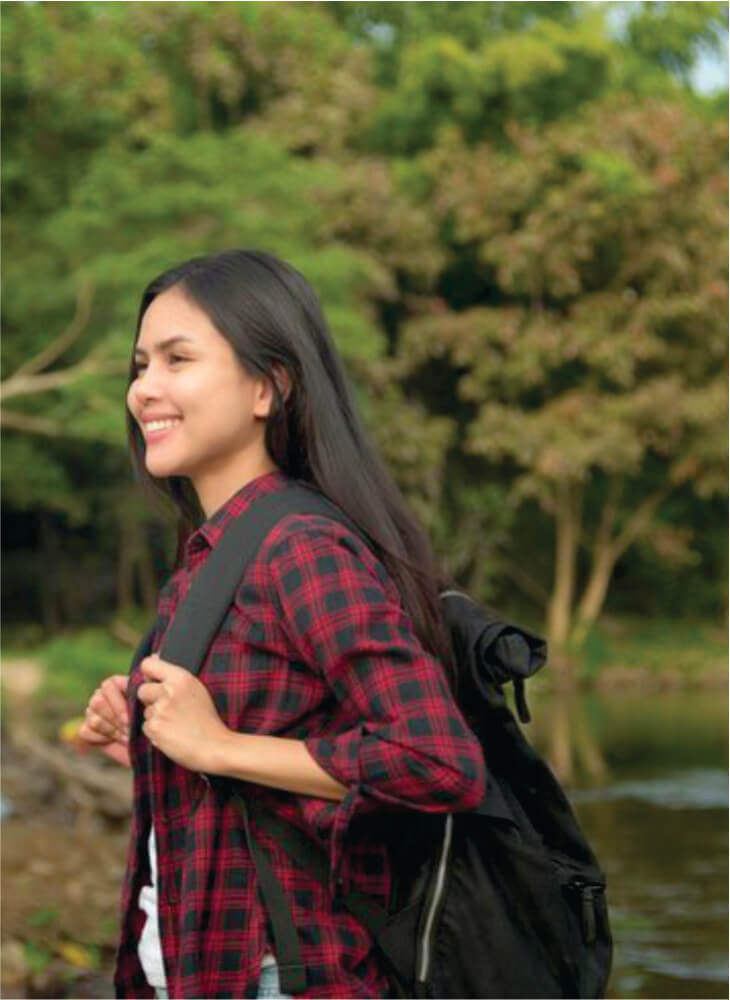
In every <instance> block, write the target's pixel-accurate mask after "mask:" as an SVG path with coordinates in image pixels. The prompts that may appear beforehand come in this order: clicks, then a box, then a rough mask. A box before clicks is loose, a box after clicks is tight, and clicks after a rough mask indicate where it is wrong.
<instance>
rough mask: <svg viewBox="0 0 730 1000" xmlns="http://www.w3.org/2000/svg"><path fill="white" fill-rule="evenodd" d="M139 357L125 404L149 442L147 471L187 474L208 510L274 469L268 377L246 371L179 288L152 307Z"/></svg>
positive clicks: (137, 352) (140, 339) (142, 329)
mask: <svg viewBox="0 0 730 1000" xmlns="http://www.w3.org/2000/svg"><path fill="white" fill-rule="evenodd" d="M135 358H136V363H137V375H136V378H135V379H134V381H133V382H132V384H131V385H130V387H129V390H128V392H127V405H128V406H129V409H130V412H131V413H132V416H133V417H134V419H135V420H136V421H137V423H138V424H139V426H140V428H141V431H142V435H143V437H144V440H145V463H146V466H147V471H148V472H149V473H150V475H152V476H155V477H157V478H166V477H168V476H185V477H188V478H190V480H191V481H192V483H193V486H194V487H195V489H196V491H197V493H198V497H199V499H200V501H201V504H202V505H203V508H204V509H205V510H206V513H211V511H212V510H214V509H216V507H217V506H218V505H219V504H221V503H223V502H224V501H225V500H226V499H227V498H228V497H229V496H231V495H232V494H233V493H234V492H235V491H236V490H237V489H238V488H239V487H240V486H242V485H243V484H244V483H245V482H246V481H247V480H248V479H250V478H252V477H254V476H256V475H259V474H261V473H262V472H265V471H269V470H270V469H273V468H274V465H273V463H272V462H271V461H270V460H268V457H267V455H266V450H265V446H264V443H263V437H264V429H265V420H266V417H267V416H268V413H269V408H270V406H271V385H270V382H269V381H268V380H267V379H264V378H252V377H251V376H250V375H248V374H247V373H246V371H245V370H244V368H243V366H242V365H241V363H240V362H239V360H238V359H237V357H236V355H235V354H234V352H233V348H232V347H231V345H230V344H229V343H228V341H227V340H226V339H225V337H223V336H222V335H221V334H220V333H219V332H218V331H217V330H216V328H215V327H214V326H213V323H212V322H211V320H210V319H209V318H208V316H207V315H206V314H205V313H204V312H203V310H202V309H200V308H199V307H198V306H197V305H195V303H194V302H193V301H192V300H191V299H190V298H188V297H187V296H186V295H185V294H184V292H182V291H181V290H180V289H179V288H170V289H168V290H167V291H165V292H163V293H162V294H160V295H158V296H157V298H155V299H154V300H153V301H152V303H151V305H150V306H149V307H148V309H147V311H146V312H145V314H144V317H143V320H142V325H141V327H140V331H139V337H138V339H137V344H136V348H135ZM262 463H263V464H262Z"/></svg>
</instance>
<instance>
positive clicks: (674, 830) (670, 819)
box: [526, 692, 728, 1000]
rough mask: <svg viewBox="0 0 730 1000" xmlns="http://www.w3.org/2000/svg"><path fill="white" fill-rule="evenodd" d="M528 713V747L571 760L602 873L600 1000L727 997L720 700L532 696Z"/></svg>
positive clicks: (577, 803) (576, 794) (724, 710)
mask: <svg viewBox="0 0 730 1000" xmlns="http://www.w3.org/2000/svg"><path fill="white" fill-rule="evenodd" d="M532 709H533V715H534V717H535V722H534V723H533V724H532V726H533V727H534V731H533V734H532V737H531V738H532V739H533V742H534V743H535V745H536V746H539V747H540V749H542V750H545V751H546V752H551V753H552V754H553V757H554V756H555V754H556V753H557V756H558V759H559V760H562V761H563V764H564V766H565V760H566V757H567V759H568V766H569V765H570V761H571V759H572V764H573V771H574V773H573V779H572V782H571V788H570V797H571V799H572V801H573V804H574V807H575V810H576V813H577V815H578V817H579V820H580V822H581V825H582V826H583V829H584V830H585V832H586V834H587V835H588V837H589V840H590V842H591V844H592V846H593V847H594V849H595V851H596V854H597V855H598V858H599V860H600V862H601V865H602V867H603V868H604V870H605V872H606V875H607V879H608V899H609V906H610V911H611V917H612V927H613V934H614V947H615V954H614V965H613V973H612V976H611V981H610V984H609V991H608V996H609V997H612V998H624V1000H630V998H634V997H636V998H674V997H686V998H693V1000H697V998H702V997H727V996H728V770H727V747H728V738H727V722H728V703H727V694H726V692H710V693H704V692H703V693H698V692H677V693H671V694H668V693H662V694H646V693H645V694H641V695H631V696H630V695H623V696H618V695H613V696H606V695H601V696H600V697H599V696H595V695H583V696H576V697H574V698H572V699H571V700H570V701H568V702H567V703H566V702H565V701H563V702H560V703H559V702H558V701H557V700H556V699H554V698H547V697H543V698H539V699H538V700H534V699H533V704H532ZM566 723H567V725H566ZM526 728H527V732H528V734H529V733H530V731H531V728H532V727H531V726H528V727H526ZM566 733H569V734H570V736H569V738H568V739H567V742H566V739H565V735H566ZM566 745H568V746H569V747H570V751H571V752H569V753H566V750H565V747H566ZM590 772H592V773H590Z"/></svg>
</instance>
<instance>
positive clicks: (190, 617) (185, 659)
mask: <svg viewBox="0 0 730 1000" xmlns="http://www.w3.org/2000/svg"><path fill="white" fill-rule="evenodd" d="M287 514H321V515H323V516H325V517H329V518H332V519H333V520H336V521H339V522H340V523H341V524H343V525H345V526H346V527H348V528H349V529H350V530H351V531H353V532H355V533H356V534H358V535H359V536H360V537H363V533H362V532H361V531H360V530H359V529H358V528H357V527H356V526H355V525H354V524H353V523H352V522H351V521H350V520H349V518H347V516H346V515H345V514H344V513H343V512H342V511H341V510H340V509H339V508H338V507H337V506H335V505H334V504H333V503H330V501H329V500H327V499H326V498H325V497H324V496H322V494H321V493H318V492H317V491H316V490H314V489H312V488H310V487H308V486H307V485H306V484H303V483H299V482H295V483H293V484H292V485H291V486H288V487H286V488H285V489H284V490H281V491H280V492H278V493H269V494H265V495H264V496H261V497H259V498H258V499H256V500H255V501H254V502H253V503H252V504H251V506H250V507H249V508H248V510H246V512H245V513H244V514H242V515H241V516H240V517H238V518H236V519H235V520H234V521H233V522H232V523H231V524H230V525H229V526H228V527H227V528H226V530H225V532H224V533H223V537H222V538H221V540H220V542H219V543H218V545H216V547H215V548H214V549H213V551H212V552H211V554H210V555H209V557H208V559H207V560H206V562H205V563H204V565H203V567H202V568H201V569H200V571H199V572H198V573H197V574H196V576H195V579H194V580H193V582H192V584H191V586H190V590H189V591H188V595H187V597H186V598H185V600H184V602H183V603H182V604H181V605H180V607H179V608H178V609H177V612H176V614H175V618H174V620H173V622H172V625H171V626H170V628H169V629H168V631H167V634H166V636H165V640H164V642H163V644H162V647H161V649H160V655H161V656H162V658H163V659H165V660H169V661H170V662H171V663H176V664H178V665H179V666H181V667H185V668H186V669H187V670H189V671H190V672H191V673H193V674H197V673H198V672H199V671H200V668H201V666H202V664H203V661H204V660H205V656H206V653H207V652H208V648H209V646H210V644H211V642H212V641H213V638H214V636H215V634H216V632H217V631H218V629H219V628H220V624H221V622H222V620H223V618H224V616H225V615H226V613H227V611H228V608H229V607H230V605H231V602H232V601H233V597H234V594H235V592H236V589H237V587H238V585H239V583H240V581H241V579H242V577H243V575H244V573H245V572H246V569H247V568H248V566H249V565H250V563H251V561H252V560H253V559H254V557H255V556H256V553H257V552H258V550H259V548H260V547H261V545H262V543H263V541H264V539H265V538H266V537H267V536H268V534H269V532H270V531H271V530H272V529H273V528H274V526H275V525H276V524H278V523H279V521H280V520H281V519H282V518H283V517H285V516H286V515H287ZM363 540H366V539H363ZM368 544H371V545H372V542H369V543H368ZM143 646H144V643H143V644H142V645H141V646H140V650H138V654H139V653H140V652H141V649H142V647H143ZM225 784H226V783H225V782H223V785H225ZM234 801H235V802H236V805H237V806H238V809H239V811H240V812H241V815H242V817H243V823H244V833H245V837H246V842H247V844H248V849H249V851H250V853H251V857H252V859H253V862H254V866H255V869H256V875H257V877H258V882H259V886H260V889H261V893H262V895H263V898H264V902H265V904H266V909H267V911H268V913H269V917H270V919H271V924H272V930H273V934H274V941H275V942H276V955H277V962H278V965H279V975H280V981H281V988H282V990H283V991H284V992H285V993H288V994H292V995H296V994H299V993H303V992H304V990H305V989H306V988H307V970H306V967H305V965H304V964H303V962H302V956H301V950H300V948H299V941H298V936H297V931H296V928H295V926H294V922H293V919H292V915H291V910H290V909H289V906H288V904H287V901H286V897H285V895H284V891H283V889H282V887H281V885H280V883H279V880H278V879H277V877H276V875H275V873H274V870H273V868H272V867H271V865H270V864H269V861H268V858H267V857H266V854H265V852H264V851H263V849H262V848H261V846H260V845H259V843H258V841H257V839H256V837H255V835H254V833H253V831H252V830H251V826H250V822H249V810H248V803H247V802H246V799H245V798H244V796H243V795H242V794H241V792H240V790H237V791H236V793H235V795H234Z"/></svg>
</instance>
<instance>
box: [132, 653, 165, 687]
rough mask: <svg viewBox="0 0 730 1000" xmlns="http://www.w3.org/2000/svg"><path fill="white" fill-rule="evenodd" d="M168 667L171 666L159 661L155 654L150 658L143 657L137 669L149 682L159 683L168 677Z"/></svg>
mask: <svg viewBox="0 0 730 1000" xmlns="http://www.w3.org/2000/svg"><path fill="white" fill-rule="evenodd" d="M170 666H171V664H169V663H165V661H164V660H161V659H160V658H159V656H158V655H157V653H153V654H152V656H145V658H144V659H143V660H142V662H141V663H140V665H139V669H140V670H141V671H142V673H143V674H144V676H145V677H147V678H148V679H149V680H155V681H161V680H164V679H165V678H166V677H167V676H168V670H169V667H170Z"/></svg>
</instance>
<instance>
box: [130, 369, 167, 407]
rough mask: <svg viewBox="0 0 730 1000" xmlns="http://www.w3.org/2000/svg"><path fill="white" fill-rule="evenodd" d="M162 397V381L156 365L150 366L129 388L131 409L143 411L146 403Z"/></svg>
mask: <svg viewBox="0 0 730 1000" xmlns="http://www.w3.org/2000/svg"><path fill="white" fill-rule="evenodd" d="M161 395H162V380H161V378H160V373H159V371H158V369H157V368H156V366H155V365H153V364H149V365H147V367H146V368H145V370H144V371H143V372H140V373H139V374H138V375H137V378H136V379H135V380H134V382H132V384H131V385H130V387H129V403H130V408H131V409H132V410H134V409H141V408H142V407H143V406H144V405H145V404H146V403H148V402H149V401H150V400H153V399H159V398H160V396H161Z"/></svg>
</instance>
